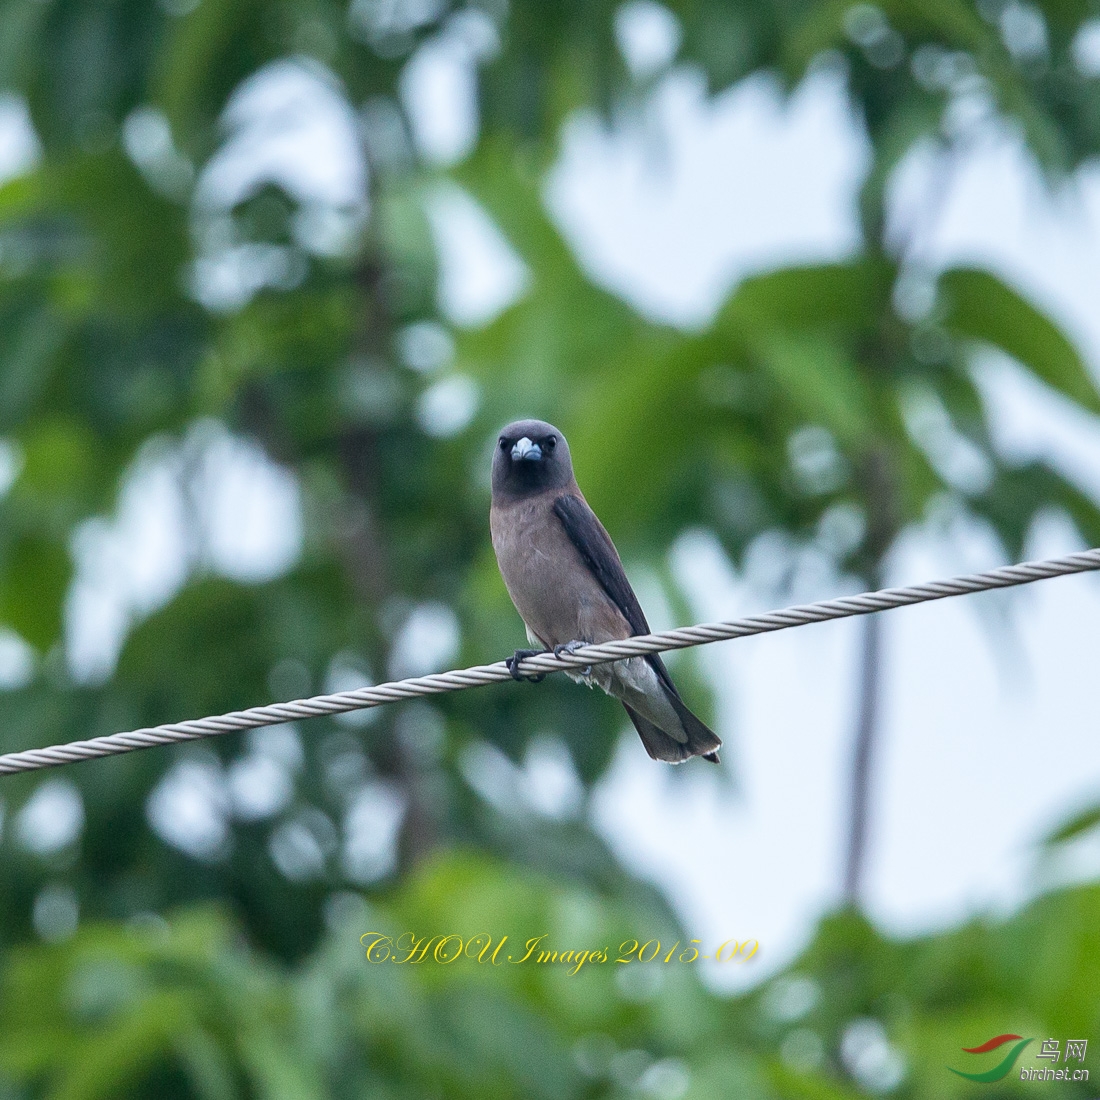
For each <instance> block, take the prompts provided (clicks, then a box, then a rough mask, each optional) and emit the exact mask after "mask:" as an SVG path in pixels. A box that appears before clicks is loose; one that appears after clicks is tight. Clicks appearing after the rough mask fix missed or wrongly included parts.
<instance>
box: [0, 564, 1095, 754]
mask: <svg viewBox="0 0 1100 1100" xmlns="http://www.w3.org/2000/svg"><path fill="white" fill-rule="evenodd" d="M1093 570H1100V549H1095V550H1086V551H1084V552H1082V553H1079V554H1069V555H1068V556H1066V557H1062V558H1051V559H1049V560H1046V561H1032V562H1024V563H1022V564H1020V565H1006V566H1003V567H1002V568H1000V569H991V570H989V571H988V572H985V573H972V574H969V575H967V576H962V577H953V578H951V579H950V580H942V581H930V582H929V583H927V584H916V585H910V586H908V587H905V588H885V589H881V590H880V591H877V592H865V593H863V594H862V595H859V596H845V597H842V598H841V599H837V600H823V601H821V602H819V603H810V604H801V605H798V606H795V607H787V608H783V609H782V610H779V611H769V612H766V613H764V614H762V615H749V616H746V617H745V618H741V619H733V620H732V621H730V622H723V623H704V624H702V625H699V626H688V627H682V628H680V629H679V630H664V631H660V632H659V633H656V634H640V635H637V636H635V637H632V638H627V639H625V640H623V641H618V642H605V643H602V644H600V645H586V646H581V647H578V648H577V649H576V650H575V651H574V652H573V653H563V654H562V655H561V656H560V657H556V656H554V654H552V653H540V654H537V655H536V656H533V657H526V658H524V659H523V660H522V661H521V662H520V663H519V666H518V671H519V672H520V674H521V675H524V676H534V675H538V674H540V673H547V672H562V671H564V670H566V669H571V668H574V669H578V668H587V667H588V666H589V665H597V664H605V663H608V662H611V661H620V660H623V659H625V658H629V657H640V656H644V655H645V654H648V653H660V652H663V651H665V650H670V649H686V648H688V647H689V646H696V645H706V644H708V643H710V642H720V641H725V640H727V639H730V638H745V637H748V636H750V635H753V634H767V633H770V632H772V631H775V630H786V629H787V628H789V627H795V626H807V625H809V624H810V623H820V622H826V621H828V620H831V619H847V618H851V617H852V616H855V615H870V614H873V613H874V612H876V611H887V610H890V609H891V608H895V607H907V606H909V605H910V604H918V603H927V602H929V601H931V600H942V599H946V598H948V597H950V596H964V595H968V594H969V593H971V592H985V591H989V590H991V589H997V588H1011V587H1013V586H1015V585H1021V584H1031V583H1033V582H1034V581H1042V580H1048V579H1049V578H1051V577H1061V576H1066V575H1069V574H1073V573H1086V572H1090V571H1093ZM511 679H512V674H511V672H510V671H509V669H508V666H507V664H506V663H505V662H504V661H497V662H496V663H495V664H491V665H476V666H474V667H473V668H465V669H457V670H455V671H452V672H440V673H435V674H433V675H431V676H417V677H414V678H413V679H409V680H397V681H395V682H393V683H388V684H379V685H378V686H376V687H363V688H358V689H356V690H355V691H343V692H340V693H339V694H336V695H318V696H315V697H314V698H311V699H298V700H295V701H294V702H289V703H274V704H271V705H270V706H263V707H251V708H249V709H248V710H240V711H234V712H233V713H231V714H222V715H218V716H216V717H212V718H199V719H194V720H191V721H187V722H174V723H169V724H167V725H163V726H152V727H149V728H147V729H140V730H134V731H132V732H130V733H112V734H109V735H107V736H104V737H93V738H91V739H90V740H87V741H73V742H70V743H69V744H66V745H54V746H52V747H50V748H45V749H28V750H26V751H24V752H12V753H7V754H6V755H3V756H0V775H12V774H14V773H15V772H25V771H34V770H36V769H39V768H52V767H56V766H58V765H60V764H71V763H75V762H76V761H79V760H91V759H94V758H95V757H99V756H112V755H114V754H116V753H123V752H133V751H135V750H136V749H147V748H152V747H153V746H154V745H171V744H176V743H178V742H181V741H195V740H198V739H200V738H203V737H216V736H218V735H219V734H223V733H233V732H234V731H236V730H246V729H255V728H257V727H259V726H274V725H278V724H279V723H281V722H290V721H293V720H295V719H298V718H313V717H316V716H318V715H322V714H343V713H345V712H347V711H351V710H362V709H365V708H367V707H380V706H384V705H385V704H386V703H395V702H398V701H399V700H402V699H415V698H417V697H420V696H425V695H438V694H441V693H443V692H448V691H463V690H465V689H466V688H473V687H482V686H483V685H485V684H496V683H501V682H503V681H505V680H511Z"/></svg>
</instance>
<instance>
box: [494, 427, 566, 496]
mask: <svg viewBox="0 0 1100 1100" xmlns="http://www.w3.org/2000/svg"><path fill="white" fill-rule="evenodd" d="M572 480H573V463H572V461H571V460H570V458H569V444H568V443H566V442H565V436H563V435H562V434H561V432H559V431H558V429H557V428H555V427H554V425H553V424H547V423H546V421H545V420H517V421H516V422H515V423H513V424H509V425H508V426H507V427H506V428H503V429H502V430H501V432H500V434H499V435H498V436H497V445H496V452H495V454H494V455H493V492H494V493H498V494H503V495H505V496H512V497H524V496H531V495H533V494H535V493H539V492H542V491H543V490H544V489H564V488H565V487H566V486H567V485H569V484H570V483H571V482H572Z"/></svg>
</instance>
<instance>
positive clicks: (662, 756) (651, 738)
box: [623, 695, 722, 764]
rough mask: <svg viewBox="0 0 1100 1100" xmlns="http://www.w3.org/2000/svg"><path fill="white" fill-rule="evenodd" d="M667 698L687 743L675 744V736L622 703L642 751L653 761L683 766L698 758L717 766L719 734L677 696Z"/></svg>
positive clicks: (720, 744) (720, 742) (720, 745)
mask: <svg viewBox="0 0 1100 1100" xmlns="http://www.w3.org/2000/svg"><path fill="white" fill-rule="evenodd" d="M669 698H670V699H671V701H672V705H673V706H674V707H675V708H676V714H677V715H678V717H679V719H680V723H681V725H682V726H683V727H684V732H685V733H686V734H687V741H677V740H676V738H675V737H673V736H671V735H670V734H667V733H665V731H664V730H663V729H661V727H660V726H657V725H654V724H653V723H652V722H651V721H650V720H649V719H648V718H645V717H643V716H642V715H641V714H639V713H638V712H637V711H636V710H635V709H634V708H633V707H631V706H629V705H627V704H626V703H623V707H624V708H625V710H626V713H627V714H629V715H630V720H631V722H633V723H634V728H635V729H636V730H637V731H638V736H639V737H640V738H641V739H642V744H643V745H645V751H646V752H648V753H649V755H650V756H651V757H652V758H653V759H654V760H666V761H668V763H670V764H682V763H683V762H684V761H685V760H690V759H691V757H693V756H701V757H702V758H703V759H704V760H709V761H710V762H711V763H712V764H717V763H719V760H718V750H719V749H720V748H721V747H722V741H721V739H720V738H719V737H718V735H717V734H716V733H714V731H713V730H711V729H710V728H709V727H708V726H707V725H706V724H705V723H704V722H701V721H700V720H699V719H698V718H696V717H695V715H694V714H692V713H691V711H690V710H688V708H687V707H686V706H685V705H684V702H683V700H682V699H680V698H679V696H676V695H670V696H669Z"/></svg>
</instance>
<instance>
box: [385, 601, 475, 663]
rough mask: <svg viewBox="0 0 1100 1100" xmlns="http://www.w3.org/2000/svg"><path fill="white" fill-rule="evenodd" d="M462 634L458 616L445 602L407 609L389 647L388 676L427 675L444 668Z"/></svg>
mask: <svg viewBox="0 0 1100 1100" xmlns="http://www.w3.org/2000/svg"><path fill="white" fill-rule="evenodd" d="M461 640H462V636H461V633H460V631H459V626H458V616H457V615H456V614H455V613H454V611H452V610H451V608H449V607H448V606H447V605H446V604H444V603H438V602H435V601H432V602H429V603H422V604H418V605H417V606H416V607H414V608H413V609H412V611H411V612H410V613H409V616H408V618H406V619H405V622H404V623H403V624H402V626H401V629H400V630H399V631H398V633H397V637H396V638H394V640H393V646H392V647H391V649H390V676H391V677H392V678H393V679H394V680H401V679H404V678H405V677H406V676H426V675H428V673H430V672H443V671H445V670H446V668H447V665H448V662H449V661H451V660H452V659H453V658H454V657H455V656H456V655H457V654H458V648H459V644H460V643H461Z"/></svg>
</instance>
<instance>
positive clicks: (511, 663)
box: [504, 649, 546, 684]
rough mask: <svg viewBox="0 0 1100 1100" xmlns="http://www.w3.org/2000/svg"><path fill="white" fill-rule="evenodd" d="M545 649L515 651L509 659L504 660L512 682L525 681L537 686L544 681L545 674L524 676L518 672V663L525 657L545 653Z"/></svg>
mask: <svg viewBox="0 0 1100 1100" xmlns="http://www.w3.org/2000/svg"><path fill="white" fill-rule="evenodd" d="M545 652H546V650H545V649H517V650H516V651H515V653H513V654H512V656H511V657H507V658H505V661H504V663H505V665H507V666H508V671H509V672H510V673H511V674H512V679H513V680H526V681H528V683H532V684H537V683H540V682H541V681H543V680H545V679H546V673H545V672H539V673H536V674H535V675H533V676H525V675H524V674H523V673H522V672H520V670H519V663H520V661H522V660H523V659H524V658H525V657H537V656H538V655H539V654H540V653H545Z"/></svg>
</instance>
